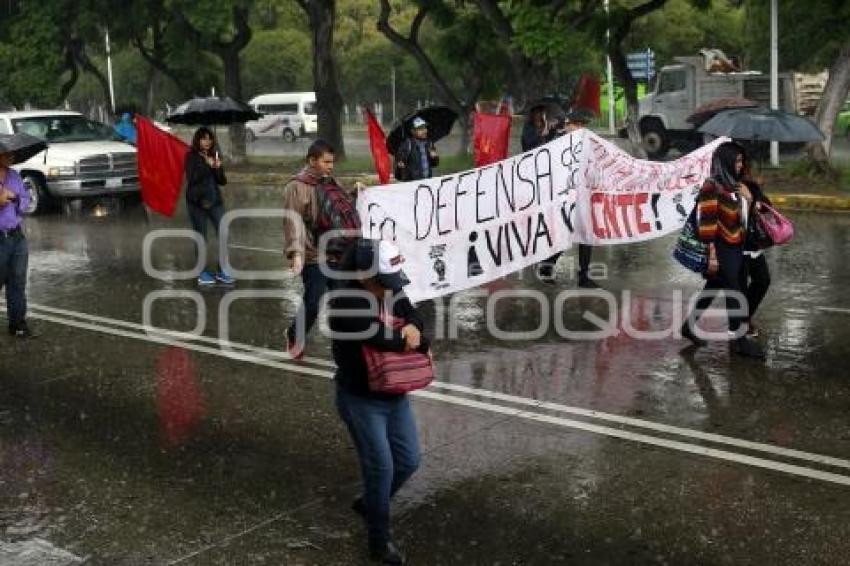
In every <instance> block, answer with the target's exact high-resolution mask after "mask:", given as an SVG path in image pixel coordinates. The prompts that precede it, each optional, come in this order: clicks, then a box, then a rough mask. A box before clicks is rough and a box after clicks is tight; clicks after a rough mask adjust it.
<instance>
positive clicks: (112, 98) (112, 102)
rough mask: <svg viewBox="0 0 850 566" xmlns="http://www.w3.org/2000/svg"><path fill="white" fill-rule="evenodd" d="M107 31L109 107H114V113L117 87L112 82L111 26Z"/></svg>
mask: <svg viewBox="0 0 850 566" xmlns="http://www.w3.org/2000/svg"><path fill="white" fill-rule="evenodd" d="M105 32H106V33H105V36H104V40H105V41H106V76H107V78H108V80H109V107H110V108H111V109H112V114H115V87H114V86H113V84H112V48H111V47H110V45H109V28H106V30H105Z"/></svg>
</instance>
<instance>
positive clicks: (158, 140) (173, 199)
mask: <svg viewBox="0 0 850 566" xmlns="http://www.w3.org/2000/svg"><path fill="white" fill-rule="evenodd" d="M136 131H137V132H138V146H137V158H138V160H139V182H140V183H141V185H142V200H144V201H145V204H146V205H148V207H150V208H151V209H152V210H155V211H157V212H159V213H160V214H164V215H165V216H174V210H175V209H176V208H177V198H178V197H179V196H180V191H181V189H182V188H183V179H184V175H183V165H184V162H185V161H186V154H187V153H188V152H189V146H188V145H186V143H184V142H183V141H181V140H180V139H178V138H177V137H176V136H173V135H171V134H169V133H168V132H164V131H162V130H160V129H159V128H157V127H156V125H155V124H154V123H153V122H151V121H150V120H148V119H147V118H145V117H144V116H139V115H138V114H137V115H136Z"/></svg>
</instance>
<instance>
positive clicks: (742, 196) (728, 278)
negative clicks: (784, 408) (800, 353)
mask: <svg viewBox="0 0 850 566" xmlns="http://www.w3.org/2000/svg"><path fill="white" fill-rule="evenodd" d="M744 164H745V157H744V148H742V147H741V146H740V145H738V144H737V143H733V142H726V143H723V144H720V145H719V146H718V147H717V149H716V150H715V151H714V155H713V156H712V160H711V176H710V177H709V178H708V179H706V180H705V182H704V183H703V186H702V188H701V189H700V192H699V195H698V196H697V214H698V219H699V238H700V240H702V241H703V242H705V243H706V244H708V246H709V266H708V271H707V272H706V274H705V277H706V283H705V287H704V288H703V293H702V294H703V296H701V297H700V298H699V300H697V303H696V308H695V309H694V312H692V313H691V314H690V316H689V317H688V319H687V320H686V321H685V323H684V324H683V325H682V336H684V337H685V338H688V339H689V340H691V341H692V342H693V343H694V344H696V345H698V346H701V345H704V344H705V341H704V340H702V339H701V338H700V337H699V336H697V334H696V333H695V332H694V326H695V325H696V323H697V321H698V320H699V317H700V316H701V315H702V313H703V312H704V311H705V309H707V308H708V306H709V305H710V304H711V302H712V300H713V299H714V295H715V294H716V293H717V292H718V291H721V290H722V291H723V292H724V295H725V296H726V311H727V315H728V317H729V331H730V333H731V334H732V342H731V346H732V352H733V353H735V354H738V355H741V356H748V357H757V358H760V357H764V352H763V350H762V349H761V346H759V344H758V343H757V342H755V341H754V340H753V339H752V338H751V337H749V336H747V335H746V334H745V333H742V332H741V326H742V324H743V323H744V322H745V321H746V318H747V317H746V316H741V315H740V313H741V312H742V311H743V312H746V310H747V305H746V300H742V299H743V297H744V295H743V291H744V290H743V289H742V287H741V270H742V269H743V268H744V243H745V240H746V233H747V230H746V227H747V210H748V207H749V203H751V202H752V199H753V195H752V193H751V192H750V189H749V188H748V187H747V185H745V184H744V183H743V182H742V180H743V171H744ZM742 303H743V304H742Z"/></svg>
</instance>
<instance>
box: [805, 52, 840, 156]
mask: <svg viewBox="0 0 850 566" xmlns="http://www.w3.org/2000/svg"><path fill="white" fill-rule="evenodd" d="M849 89H850V41H848V42H847V43H845V44H844V45H843V46H842V48H841V51H840V52H839V53H838V57H837V58H836V60H835V62H834V63H833V64H832V67H831V68H830V69H829V80H827V82H826V88H824V90H823V96H821V99H820V102H818V109H817V111H816V112H815V123H816V124H817V126H818V129H820V131H821V132H823V134H824V135H825V136H826V139H825V140H824V141H823V142H814V143H810V144H809V149H808V152H809V159H811V160H812V162H814V163H815V164H816V165H817V168H818V169H819V170H821V171H829V169H830V166H829V154H830V150H831V148H832V147H831V146H832V136H833V135H834V134H835V132H833V126H834V124H835V118H836V117H837V116H838V113H839V112H840V111H841V105H842V104H844V100H845V99H846V98H847V92H848V90H849ZM841 133H842V132H839V135H840V134H841Z"/></svg>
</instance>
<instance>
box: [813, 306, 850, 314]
mask: <svg viewBox="0 0 850 566" xmlns="http://www.w3.org/2000/svg"><path fill="white" fill-rule="evenodd" d="M818 310H819V311H823V312H838V313H841V314H850V309H842V308H839V307H818Z"/></svg>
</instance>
